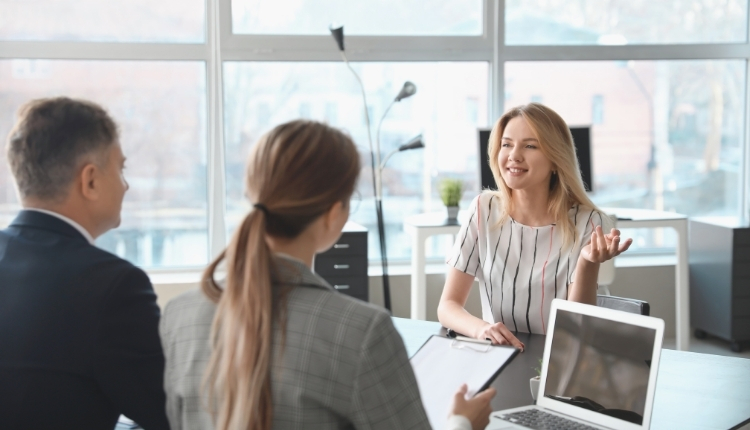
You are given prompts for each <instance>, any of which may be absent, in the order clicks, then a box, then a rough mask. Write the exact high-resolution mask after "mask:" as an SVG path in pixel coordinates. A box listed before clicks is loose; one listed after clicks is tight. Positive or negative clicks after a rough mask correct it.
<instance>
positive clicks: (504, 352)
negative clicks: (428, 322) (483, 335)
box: [410, 335, 518, 430]
mask: <svg viewBox="0 0 750 430" xmlns="http://www.w3.org/2000/svg"><path fill="white" fill-rule="evenodd" d="M516 354H518V349H517V348H514V347H511V346H499V345H489V344H485V343H479V342H467V341H463V340H458V339H451V338H447V337H444V336H437V335H435V336H431V337H430V338H429V339H428V340H427V342H425V344H424V345H422V348H420V349H419V351H417V353H416V354H414V356H413V357H412V358H411V360H410V361H411V365H412V368H413V369H414V374H415V375H416V377H417V384H418V385H419V393H420V395H421V397H422V404H423V405H424V408H425V411H426V412H427V417H428V418H429V419H430V424H431V425H432V428H434V429H436V430H440V429H442V428H443V427H444V426H445V422H446V420H447V418H448V414H449V412H450V407H451V403H452V401H453V395H454V394H455V393H456V391H457V390H458V388H459V387H460V386H461V384H464V383H465V384H466V385H468V387H469V390H468V396H473V395H474V394H476V393H478V392H480V391H482V390H484V389H485V388H487V387H489V386H490V384H491V383H492V381H494V380H495V378H496V377H497V376H498V375H499V374H500V371H502V370H503V368H505V366H506V365H507V364H508V363H510V361H511V360H512V359H513V357H515V356H516Z"/></svg>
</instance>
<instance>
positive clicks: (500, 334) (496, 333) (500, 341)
mask: <svg viewBox="0 0 750 430" xmlns="http://www.w3.org/2000/svg"><path fill="white" fill-rule="evenodd" d="M474 337H475V338H477V339H482V340H487V339H489V340H490V341H492V343H493V344H495V345H513V346H515V347H516V348H518V349H520V350H521V351H523V349H524V347H525V345H524V344H523V342H521V341H520V340H518V338H517V337H515V336H514V335H513V333H511V332H510V330H508V327H505V324H503V323H495V324H489V323H487V325H485V326H484V327H482V328H481V329H479V331H478V332H477V334H476V335H475V336H474Z"/></svg>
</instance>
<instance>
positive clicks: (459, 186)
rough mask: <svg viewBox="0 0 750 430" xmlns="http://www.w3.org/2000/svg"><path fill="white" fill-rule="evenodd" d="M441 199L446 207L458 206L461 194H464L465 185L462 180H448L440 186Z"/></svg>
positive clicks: (441, 182) (444, 180)
mask: <svg viewBox="0 0 750 430" xmlns="http://www.w3.org/2000/svg"><path fill="white" fill-rule="evenodd" d="M438 190H439V191H440V198H441V199H442V200H443V204H444V205H446V206H449V207H450V206H458V202H460V201H461V194H463V192H464V183H463V182H462V181H461V180H460V179H452V178H446V179H443V180H442V181H440V184H439V185H438Z"/></svg>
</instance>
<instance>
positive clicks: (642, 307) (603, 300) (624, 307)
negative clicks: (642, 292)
mask: <svg viewBox="0 0 750 430" xmlns="http://www.w3.org/2000/svg"><path fill="white" fill-rule="evenodd" d="M596 305H597V306H601V307H603V308H608V309H614V310H617V311H623V312H630V313H631V314H639V315H646V316H648V314H649V312H651V307H650V306H649V305H648V302H644V301H643V300H636V299H626V298H624V297H615V296H603V295H598V296H596Z"/></svg>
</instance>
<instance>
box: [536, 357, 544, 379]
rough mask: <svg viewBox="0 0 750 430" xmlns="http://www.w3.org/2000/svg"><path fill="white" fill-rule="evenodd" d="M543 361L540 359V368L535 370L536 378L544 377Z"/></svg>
mask: <svg viewBox="0 0 750 430" xmlns="http://www.w3.org/2000/svg"><path fill="white" fill-rule="evenodd" d="M542 363H543V361H542V359H541V358H540V359H539V367H535V368H534V370H535V371H536V376H537V377H541V376H542Z"/></svg>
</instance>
